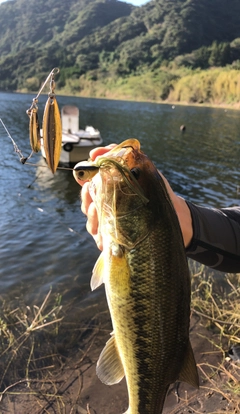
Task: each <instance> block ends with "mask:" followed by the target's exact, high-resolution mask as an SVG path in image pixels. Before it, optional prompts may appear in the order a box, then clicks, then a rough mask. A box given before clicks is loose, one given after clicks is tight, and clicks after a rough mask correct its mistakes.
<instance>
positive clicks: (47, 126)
mask: <svg viewBox="0 0 240 414" xmlns="http://www.w3.org/2000/svg"><path fill="white" fill-rule="evenodd" d="M53 75H54V74H52V80H51V82H50V93H49V94H48V100H47V102H46V105H45V109H44V114H43V126H42V127H43V146H44V151H45V155H46V161H47V164H48V166H49V168H50V170H51V171H52V173H53V174H54V173H55V171H56V169H57V166H58V163H59V159H60V155H61V149H62V123H61V116H60V111H59V107H58V103H57V100H56V96H55V93H54V88H55V81H54V79H53Z"/></svg>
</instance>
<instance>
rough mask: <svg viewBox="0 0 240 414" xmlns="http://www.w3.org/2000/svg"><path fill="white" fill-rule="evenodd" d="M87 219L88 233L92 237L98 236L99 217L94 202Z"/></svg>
mask: <svg viewBox="0 0 240 414" xmlns="http://www.w3.org/2000/svg"><path fill="white" fill-rule="evenodd" d="M87 218H88V220H87V224H86V227H87V231H88V233H90V234H91V235H92V236H96V235H97V234H98V215H97V209H96V206H95V204H94V203H93V202H92V203H91V204H90V205H89V207H88V212H87Z"/></svg>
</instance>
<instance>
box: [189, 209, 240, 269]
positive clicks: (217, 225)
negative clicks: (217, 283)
mask: <svg viewBox="0 0 240 414" xmlns="http://www.w3.org/2000/svg"><path fill="white" fill-rule="evenodd" d="M187 204H188V207H189V209H190V211H191V215H192V222H193V239H192V242H191V244H190V246H189V247H188V248H187V249H186V253H187V256H188V257H189V258H191V259H193V260H196V261H197V262H200V263H203V264H205V265H207V266H209V267H212V268H214V269H216V270H220V271H222V272H229V273H237V272H240V207H231V208H223V209H214V208H206V207H199V206H196V205H195V204H193V203H190V202H187Z"/></svg>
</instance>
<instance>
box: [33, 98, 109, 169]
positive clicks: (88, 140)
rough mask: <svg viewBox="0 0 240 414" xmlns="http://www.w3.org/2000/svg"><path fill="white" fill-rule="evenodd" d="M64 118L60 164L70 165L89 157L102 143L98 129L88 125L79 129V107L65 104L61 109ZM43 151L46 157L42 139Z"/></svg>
mask: <svg viewBox="0 0 240 414" xmlns="http://www.w3.org/2000/svg"><path fill="white" fill-rule="evenodd" d="M61 119H62V152H61V155H60V161H59V165H66V166H70V165H73V164H76V163H77V162H79V161H84V160H87V159H88V158H89V152H90V151H91V150H92V149H93V148H96V147H99V146H100V145H102V142H103V141H102V138H101V135H100V132H99V131H98V129H95V128H93V127H92V126H86V128H85V129H79V109H78V108H77V107H76V106H72V105H65V106H63V107H62V110H61ZM41 152H42V156H43V158H46V156H45V151H44V147H43V139H41Z"/></svg>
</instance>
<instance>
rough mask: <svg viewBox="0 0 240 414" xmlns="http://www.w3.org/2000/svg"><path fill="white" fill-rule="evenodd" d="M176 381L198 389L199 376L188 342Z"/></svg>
mask: <svg viewBox="0 0 240 414" xmlns="http://www.w3.org/2000/svg"><path fill="white" fill-rule="evenodd" d="M178 381H183V382H187V383H188V384H190V385H192V386H193V387H196V388H198V387H199V376H198V372H197V367H196V362H195V358H194V355H193V350H192V346H191V344H190V341H189V343H188V348H187V352H186V355H185V359H184V363H183V366H182V369H181V372H180V374H179V377H178Z"/></svg>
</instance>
